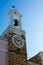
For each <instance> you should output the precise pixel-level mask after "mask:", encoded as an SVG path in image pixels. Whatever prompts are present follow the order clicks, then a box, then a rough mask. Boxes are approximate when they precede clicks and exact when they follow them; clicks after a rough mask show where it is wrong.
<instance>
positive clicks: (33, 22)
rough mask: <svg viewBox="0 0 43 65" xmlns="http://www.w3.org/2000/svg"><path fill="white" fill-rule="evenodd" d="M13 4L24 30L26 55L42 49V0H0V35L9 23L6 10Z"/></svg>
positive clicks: (31, 54)
mask: <svg viewBox="0 0 43 65" xmlns="http://www.w3.org/2000/svg"><path fill="white" fill-rule="evenodd" d="M12 5H15V7H16V8H17V9H18V11H19V12H20V13H21V14H22V16H23V17H22V28H23V30H25V31H26V44H27V57H28V58H30V57H32V56H34V55H35V54H37V53H38V52H39V51H43V0H0V35H1V34H2V33H3V31H4V30H5V29H6V28H7V26H8V25H9V17H8V12H9V9H11V6H12Z"/></svg>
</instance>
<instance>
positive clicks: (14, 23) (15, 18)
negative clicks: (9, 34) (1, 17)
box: [9, 6, 22, 30]
mask: <svg viewBox="0 0 43 65" xmlns="http://www.w3.org/2000/svg"><path fill="white" fill-rule="evenodd" d="M12 7H13V9H12V10H11V9H10V11H9V18H10V19H9V22H10V23H9V25H10V26H11V27H12V28H13V29H18V30H22V25H21V17H22V15H21V14H20V13H19V12H18V10H17V9H15V8H14V7H15V6H12Z"/></svg>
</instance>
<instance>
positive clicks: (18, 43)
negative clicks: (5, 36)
mask: <svg viewBox="0 0 43 65" xmlns="http://www.w3.org/2000/svg"><path fill="white" fill-rule="evenodd" d="M12 42H13V44H14V45H15V46H16V47H18V48H22V47H23V46H24V40H23V38H22V37H21V36H20V35H14V36H13V37H12Z"/></svg>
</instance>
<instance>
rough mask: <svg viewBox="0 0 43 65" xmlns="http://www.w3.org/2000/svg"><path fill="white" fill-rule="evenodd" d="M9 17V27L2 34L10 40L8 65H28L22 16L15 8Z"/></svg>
mask: <svg viewBox="0 0 43 65" xmlns="http://www.w3.org/2000/svg"><path fill="white" fill-rule="evenodd" d="M13 7H14V6H13ZM8 15H9V26H8V28H7V29H6V30H5V32H4V33H3V34H2V36H3V37H5V38H7V39H8V65H26V64H27V54H26V37H25V31H24V30H22V22H21V17H22V15H21V14H20V13H19V11H18V10H17V9H15V8H14V9H11V10H10V11H9V13H8Z"/></svg>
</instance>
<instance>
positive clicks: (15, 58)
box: [8, 38, 27, 65]
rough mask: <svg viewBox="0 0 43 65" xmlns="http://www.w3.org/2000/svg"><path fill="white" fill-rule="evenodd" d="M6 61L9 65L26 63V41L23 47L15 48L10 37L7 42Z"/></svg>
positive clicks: (25, 64) (24, 64)
mask: <svg viewBox="0 0 43 65" xmlns="http://www.w3.org/2000/svg"><path fill="white" fill-rule="evenodd" d="M8 62H9V65H27V54H26V43H25V42H24V46H23V48H17V47H15V46H14V44H13V43H12V38H10V39H9V43H8Z"/></svg>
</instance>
